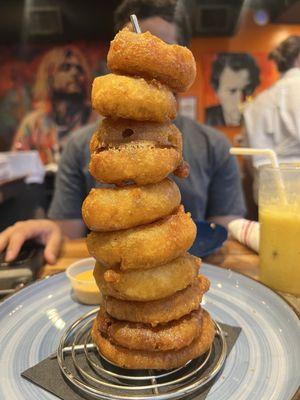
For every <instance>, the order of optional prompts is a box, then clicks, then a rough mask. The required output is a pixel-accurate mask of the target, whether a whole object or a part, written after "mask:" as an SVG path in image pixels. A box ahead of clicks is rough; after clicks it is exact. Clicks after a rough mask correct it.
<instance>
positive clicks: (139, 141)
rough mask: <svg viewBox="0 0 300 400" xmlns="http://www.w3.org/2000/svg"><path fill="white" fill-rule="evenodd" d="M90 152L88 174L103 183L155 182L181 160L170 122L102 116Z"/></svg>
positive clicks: (177, 137) (178, 140) (176, 134)
mask: <svg viewBox="0 0 300 400" xmlns="http://www.w3.org/2000/svg"><path fill="white" fill-rule="evenodd" d="M110 134H111V135H110ZM123 135H125V138H123ZM128 135H129V136H128ZM129 139H131V140H129ZM90 152H91V160H90V165H89V169H90V173H91V175H92V176H93V177H94V178H95V179H96V180H98V181H102V182H106V183H115V184H120V183H123V182H127V181H133V182H135V183H136V184H138V185H147V184H150V183H157V182H160V181H162V180H163V179H164V178H166V177H167V176H168V175H169V174H170V173H171V172H173V171H175V170H176V171H177V170H178V169H179V168H180V166H181V165H182V163H183V160H182V138H181V134H180V132H179V131H178V129H177V128H176V127H175V125H172V124H164V125H162V126H160V124H156V123H151V122H150V123H149V122H148V123H147V122H146V123H141V122H136V121H127V120H120V119H119V120H117V121H115V122H113V121H112V120H111V119H105V120H104V121H103V123H102V125H101V126H100V129H99V131H98V133H97V134H94V135H93V137H92V139H91V142H90Z"/></svg>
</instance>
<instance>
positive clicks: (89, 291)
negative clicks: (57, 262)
mask: <svg viewBox="0 0 300 400" xmlns="http://www.w3.org/2000/svg"><path fill="white" fill-rule="evenodd" d="M94 266H95V259H94V258H84V259H83V260H80V261H76V262H75V263H73V264H71V265H70V266H69V267H68V268H67V269H66V275H67V277H68V278H69V280H70V282H71V285H72V288H73V291H74V294H75V296H76V297H77V299H78V300H79V301H80V302H81V303H83V304H97V305H99V304H100V303H101V302H102V295H101V293H100V291H99V288H98V286H97V284H96V282H95V279H94V277H93V279H92V280H83V279H78V278H77V275H78V274H80V273H81V272H85V271H89V270H91V271H92V270H93V269H94Z"/></svg>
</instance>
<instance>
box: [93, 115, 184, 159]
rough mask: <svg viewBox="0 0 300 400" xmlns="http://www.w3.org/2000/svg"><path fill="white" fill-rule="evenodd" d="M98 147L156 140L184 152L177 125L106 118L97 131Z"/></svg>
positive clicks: (164, 145) (160, 143) (158, 144)
mask: <svg viewBox="0 0 300 400" xmlns="http://www.w3.org/2000/svg"><path fill="white" fill-rule="evenodd" d="M97 137H98V149H99V148H100V149H105V148H107V147H113V146H115V145H118V144H124V143H130V142H140V141H146V142H154V143H156V145H157V146H158V147H166V148H169V147H173V148H174V149H176V150H178V152H179V153H180V154H181V153H182V136H181V133H180V131H179V130H178V128H177V127H176V125H174V124H172V123H170V122H166V123H164V124H161V123H157V122H144V121H133V120H130V119H123V118H118V119H112V118H104V119H103V121H102V122H101V124H100V126H99V129H98V131H97ZM93 150H94V149H93V148H92V149H91V152H93Z"/></svg>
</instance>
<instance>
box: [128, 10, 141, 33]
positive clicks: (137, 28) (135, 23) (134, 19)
mask: <svg viewBox="0 0 300 400" xmlns="http://www.w3.org/2000/svg"><path fill="white" fill-rule="evenodd" d="M130 21H131V23H132V27H133V30H134V31H135V32H136V33H142V31H141V28H140V25H139V21H138V19H137V17H136V15H135V14H131V15H130Z"/></svg>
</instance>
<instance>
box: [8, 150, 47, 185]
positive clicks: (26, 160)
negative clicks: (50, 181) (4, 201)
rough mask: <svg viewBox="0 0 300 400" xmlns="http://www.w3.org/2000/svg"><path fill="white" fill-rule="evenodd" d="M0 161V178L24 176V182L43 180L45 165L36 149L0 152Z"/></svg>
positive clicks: (40, 181)
mask: <svg viewBox="0 0 300 400" xmlns="http://www.w3.org/2000/svg"><path fill="white" fill-rule="evenodd" d="M0 161H2V162H0V176H1V179H12V178H16V177H19V176H26V183H43V181H44V176H45V167H44V165H43V164H42V161H41V159H40V156H39V153H38V152H37V151H36V150H30V151H8V152H0Z"/></svg>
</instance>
